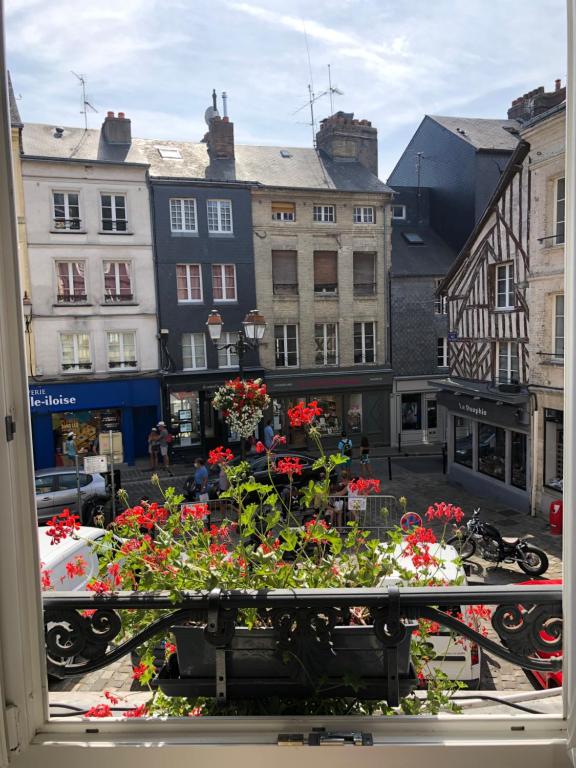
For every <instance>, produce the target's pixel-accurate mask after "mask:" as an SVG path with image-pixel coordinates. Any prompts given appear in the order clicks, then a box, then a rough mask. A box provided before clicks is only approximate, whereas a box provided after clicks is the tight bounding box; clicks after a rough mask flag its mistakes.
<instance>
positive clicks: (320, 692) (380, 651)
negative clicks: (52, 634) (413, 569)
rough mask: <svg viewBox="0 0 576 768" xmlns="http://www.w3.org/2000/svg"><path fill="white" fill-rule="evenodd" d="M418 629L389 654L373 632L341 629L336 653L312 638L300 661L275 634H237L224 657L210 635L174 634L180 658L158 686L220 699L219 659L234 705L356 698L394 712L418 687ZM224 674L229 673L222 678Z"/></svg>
mask: <svg viewBox="0 0 576 768" xmlns="http://www.w3.org/2000/svg"><path fill="white" fill-rule="evenodd" d="M414 628H415V626H414V627H413V626H411V625H409V626H407V628H406V629H407V631H406V633H405V637H404V638H403V639H402V640H401V641H400V643H399V644H398V646H395V647H393V648H389V647H387V646H384V645H383V644H382V643H381V642H380V640H378V638H377V637H376V635H375V634H374V631H373V628H372V627H371V626H336V627H334V628H333V629H332V630H331V643H332V646H331V648H330V647H326V646H325V645H324V646H322V645H321V644H320V643H319V642H318V641H315V640H314V638H311V637H309V638H307V642H306V643H302V644H301V645H300V648H301V652H300V653H298V654H297V653H296V652H294V651H289V652H288V653H286V652H283V651H282V650H280V649H279V645H278V633H277V632H276V631H275V630H274V629H266V628H264V629H252V630H250V629H248V628H247V627H238V628H237V629H236V631H235V634H234V636H233V638H232V640H231V641H230V643H229V645H228V646H227V647H225V648H223V649H217V648H215V647H214V646H213V645H212V644H211V643H209V642H208V641H207V640H206V636H205V633H204V628H203V627H195V626H175V627H173V629H172V632H173V634H174V636H175V638H176V647H177V657H176V656H175V655H172V656H171V658H170V660H169V662H168V663H167V664H166V665H165V666H164V667H163V668H162V670H161V672H160V674H159V675H158V677H157V678H156V681H155V683H156V684H157V685H158V687H159V688H160V690H162V692H163V693H165V694H166V695H167V696H185V697H188V698H194V697H196V696H207V697H216V696H217V695H219V696H220V697H221V696H222V694H221V693H219V694H217V687H218V684H217V679H216V675H217V671H216V667H217V663H216V662H217V654H223V660H224V665H225V675H224V676H223V677H224V684H225V691H226V692H225V697H226V698H227V699H229V700H230V699H253V698H260V697H265V696H285V697H291V698H302V697H308V696H319V697H324V698H326V697H330V698H332V697H355V698H356V697H357V698H364V699H386V700H387V701H388V702H389V703H390V704H391V705H392V706H395V705H396V704H397V703H398V701H397V699H398V696H405V695H407V694H408V693H409V692H410V691H411V690H412V689H413V688H414V687H415V686H416V682H417V681H416V679H415V673H414V669H413V667H412V665H411V663H410V638H411V633H412V630H413V629H414ZM395 657H396V658H395ZM221 670H222V666H221V667H220V671H219V674H220V675H221V676H222V672H221ZM221 689H222V680H220V690H221Z"/></svg>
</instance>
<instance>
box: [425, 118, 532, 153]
mask: <svg viewBox="0 0 576 768" xmlns="http://www.w3.org/2000/svg"><path fill="white" fill-rule="evenodd" d="M429 117H430V119H431V120H434V121H435V122H437V123H438V124H439V125H441V126H442V127H443V128H446V130H448V131H451V132H452V133H454V134H455V135H456V136H458V137H459V138H461V139H462V140H463V141H467V142H468V143H469V144H471V145H472V146H473V147H474V148H475V149H478V150H504V151H511V150H513V149H515V147H516V144H518V138H519V137H518V132H519V130H520V127H521V123H520V122H519V121H518V120H493V119H487V118H480V117H449V116H448V117H443V116H440V115H429Z"/></svg>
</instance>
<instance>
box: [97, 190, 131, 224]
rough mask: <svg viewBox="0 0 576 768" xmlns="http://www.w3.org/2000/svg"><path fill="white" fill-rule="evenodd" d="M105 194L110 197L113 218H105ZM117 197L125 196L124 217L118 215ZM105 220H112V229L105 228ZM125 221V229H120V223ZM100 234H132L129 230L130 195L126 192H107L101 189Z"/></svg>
mask: <svg viewBox="0 0 576 768" xmlns="http://www.w3.org/2000/svg"><path fill="white" fill-rule="evenodd" d="M104 195H107V196H109V197H110V206H106V207H110V210H111V214H112V218H111V219H105V218H104V203H103V200H102V198H103V197H104ZM117 197H123V198H124V217H125V218H123V219H119V218H118V217H117V215H116V198H117ZM105 221H111V222H112V229H105V228H104V222H105ZM119 222H123V223H124V225H125V229H118V226H117V225H118V223H119ZM100 234H104V235H111V234H114V235H127V234H130V233H129V231H128V195H127V194H126V192H106V191H103V190H100Z"/></svg>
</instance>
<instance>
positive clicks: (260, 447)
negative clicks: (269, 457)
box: [256, 440, 266, 453]
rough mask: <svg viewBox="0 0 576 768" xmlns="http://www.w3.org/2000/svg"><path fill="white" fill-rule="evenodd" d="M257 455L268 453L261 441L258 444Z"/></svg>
mask: <svg viewBox="0 0 576 768" xmlns="http://www.w3.org/2000/svg"><path fill="white" fill-rule="evenodd" d="M256 453H266V446H265V445H264V443H263V442H262V441H261V440H258V442H257V443H256Z"/></svg>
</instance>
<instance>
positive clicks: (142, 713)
mask: <svg viewBox="0 0 576 768" xmlns="http://www.w3.org/2000/svg"><path fill="white" fill-rule="evenodd" d="M147 714H148V705H147V704H140V706H138V707H135V708H134V709H129V710H128V711H127V712H124V713H123V715H122V717H146V715H147Z"/></svg>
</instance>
